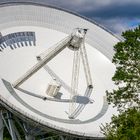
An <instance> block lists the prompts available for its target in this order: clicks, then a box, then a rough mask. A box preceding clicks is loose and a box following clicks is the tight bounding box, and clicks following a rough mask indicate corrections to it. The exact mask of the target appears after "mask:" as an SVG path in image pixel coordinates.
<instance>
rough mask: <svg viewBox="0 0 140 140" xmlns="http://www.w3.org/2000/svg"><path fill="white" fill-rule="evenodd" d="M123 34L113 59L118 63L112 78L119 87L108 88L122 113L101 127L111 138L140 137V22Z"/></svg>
mask: <svg viewBox="0 0 140 140" xmlns="http://www.w3.org/2000/svg"><path fill="white" fill-rule="evenodd" d="M122 36H123V37H124V41H122V42H119V43H117V44H116V45H115V46H114V51H115V55H114V57H113V60H112V62H113V63H114V64H115V65H116V72H115V74H114V76H113V77H112V80H113V81H114V83H115V84H116V86H117V88H116V89H114V90H113V91H112V92H109V91H107V92H106V93H107V99H108V102H109V104H114V106H115V107H117V109H118V111H119V115H117V116H115V115H114V116H113V117H112V121H111V123H109V124H108V123H107V124H106V125H105V126H103V125H102V127H101V131H102V133H103V134H104V135H105V136H106V137H107V139H108V140H140V26H139V27H137V28H136V29H134V30H128V31H126V32H124V33H123V34H122Z"/></svg>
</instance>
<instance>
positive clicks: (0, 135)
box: [0, 114, 4, 140]
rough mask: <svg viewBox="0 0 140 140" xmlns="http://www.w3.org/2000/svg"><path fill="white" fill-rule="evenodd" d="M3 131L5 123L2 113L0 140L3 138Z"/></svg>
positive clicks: (0, 117) (0, 118)
mask: <svg viewBox="0 0 140 140" xmlns="http://www.w3.org/2000/svg"><path fill="white" fill-rule="evenodd" d="M3 131H4V124H3V120H2V116H1V114H0V140H3Z"/></svg>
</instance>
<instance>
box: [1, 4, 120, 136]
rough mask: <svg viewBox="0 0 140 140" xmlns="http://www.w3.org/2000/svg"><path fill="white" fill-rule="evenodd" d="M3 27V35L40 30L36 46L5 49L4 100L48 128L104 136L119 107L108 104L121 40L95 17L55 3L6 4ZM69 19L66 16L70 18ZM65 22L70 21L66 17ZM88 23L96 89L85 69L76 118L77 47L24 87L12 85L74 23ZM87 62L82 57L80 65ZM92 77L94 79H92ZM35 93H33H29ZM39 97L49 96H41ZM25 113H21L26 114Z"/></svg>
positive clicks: (91, 70)
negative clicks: (53, 93) (55, 89)
mask: <svg viewBox="0 0 140 140" xmlns="http://www.w3.org/2000/svg"><path fill="white" fill-rule="evenodd" d="M0 19H1V20H0V30H1V32H2V34H3V35H7V34H9V33H14V32H19V31H34V32H35V35H36V46H28V47H27V46H24V47H21V48H16V49H14V50H11V49H9V48H5V49H4V50H3V51H2V52H0V78H1V80H0V99H1V100H2V101H3V103H4V104H5V105H7V106H8V107H9V108H11V109H12V110H13V111H14V112H18V113H20V114H22V115H23V116H25V117H27V118H28V119H29V120H32V121H34V122H38V123H39V124H41V125H42V126H43V129H47V128H48V127H50V128H52V129H55V130H58V131H61V132H65V133H69V134H73V135H78V136H85V137H94V138H100V137H103V135H102V134H101V133H100V126H101V124H102V123H103V124H104V123H106V122H109V121H110V118H111V116H112V114H114V113H116V110H115V109H113V108H112V107H108V105H107V102H106V98H105V95H106V93H105V91H106V90H107V89H108V90H109V89H112V88H113V87H114V84H113V82H112V81H111V78H112V76H113V73H114V71H115V66H114V65H113V64H112V63H111V58H112V55H113V45H114V44H116V43H117V42H118V41H119V40H118V39H117V38H116V37H114V36H113V35H112V34H110V33H109V32H107V31H105V30H103V29H102V28H100V27H99V26H97V25H95V24H94V23H92V22H89V21H87V20H85V19H83V18H81V17H77V16H76V15H73V14H71V13H68V12H65V11H62V10H58V9H55V8H52V7H42V6H37V5H24V4H18V5H16V4H13V5H9V6H4V7H3V6H2V7H0ZM64 19H65V20H64ZM64 21H65V22H64ZM77 27H80V28H83V27H84V28H88V29H89V31H88V32H87V36H86V39H85V42H86V44H85V47H86V50H87V55H88V61H89V66H90V72H91V78H92V80H93V81H92V82H93V87H94V88H93V91H90V89H88V88H86V86H87V85H86V77H85V74H84V68H80V70H79V85H78V87H79V88H78V90H77V91H78V97H77V100H76V108H77V109H76V110H75V116H76V119H69V118H68V114H67V113H68V110H69V105H70V103H71V101H70V100H67V99H69V97H70V94H69V92H70V91H71V86H70V85H71V77H72V75H71V74H72V66H73V59H72V58H73V51H72V50H70V49H69V48H66V49H65V50H64V51H62V52H61V53H60V54H58V55H57V56H56V57H55V58H53V59H52V60H51V61H49V63H48V65H47V66H44V67H43V68H41V69H40V70H39V71H38V72H37V73H35V74H34V75H33V76H32V77H30V79H28V80H27V81H26V82H25V83H23V84H22V85H21V87H20V88H22V89H23V90H18V89H14V88H13V87H12V85H11V83H13V82H14V81H15V80H16V79H17V78H19V77H20V76H21V75H23V74H24V73H25V72H26V71H27V70H28V69H29V68H30V67H31V66H33V65H34V64H36V63H37V62H38V61H37V59H36V57H37V56H39V55H40V54H41V55H40V56H44V54H43V52H44V51H46V49H47V50H48V52H50V51H51V50H53V49H54V48H50V47H51V46H53V45H54V44H56V43H58V42H59V41H60V40H62V39H64V38H65V37H66V36H67V35H68V34H69V33H71V31H72V30H73V29H74V28H77ZM81 63H82V61H80V64H79V65H80V67H82V65H81ZM52 77H55V79H56V81H57V82H59V83H60V84H61V85H62V87H61V89H60V91H59V96H57V97H56V98H54V100H49V99H48V96H47V95H46V88H47V85H48V84H49V83H50V81H51V79H52ZM88 81H89V82H90V80H88ZM29 93H30V94H29ZM33 95H37V96H38V97H44V96H45V97H46V99H45V100H43V99H44V98H38V97H37V96H33ZM22 115H21V116H22Z"/></svg>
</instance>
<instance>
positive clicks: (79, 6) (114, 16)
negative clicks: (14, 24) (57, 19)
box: [46, 0, 140, 34]
mask: <svg viewBox="0 0 140 140" xmlns="http://www.w3.org/2000/svg"><path fill="white" fill-rule="evenodd" d="M46 1H48V3H49V4H51V5H55V6H59V7H62V8H65V9H68V10H72V11H74V12H78V13H80V14H81V15H84V16H86V17H88V18H92V19H93V20H95V21H96V22H99V23H100V24H102V25H103V26H106V27H107V28H109V29H110V30H112V31H113V32H114V33H116V34H120V33H121V32H123V31H125V30H126V29H129V28H130V27H131V26H132V25H131V24H130V23H132V22H135V21H137V20H138V19H140V0H122V1H118V0H70V1H66V0H59V3H58V0H46ZM139 23H140V22H136V24H135V25H137V24H139ZM133 27H134V26H133Z"/></svg>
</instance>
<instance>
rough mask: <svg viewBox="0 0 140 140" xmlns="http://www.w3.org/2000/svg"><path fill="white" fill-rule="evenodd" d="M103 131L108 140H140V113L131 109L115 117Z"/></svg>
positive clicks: (103, 127)
mask: <svg viewBox="0 0 140 140" xmlns="http://www.w3.org/2000/svg"><path fill="white" fill-rule="evenodd" d="M101 130H102V132H103V134H104V135H105V136H107V139H108V140H140V111H138V110H137V109H136V108H131V109H128V110H127V111H125V112H123V113H120V114H119V115H118V116H113V117H112V122H111V123H110V124H106V126H102V128H101Z"/></svg>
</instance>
